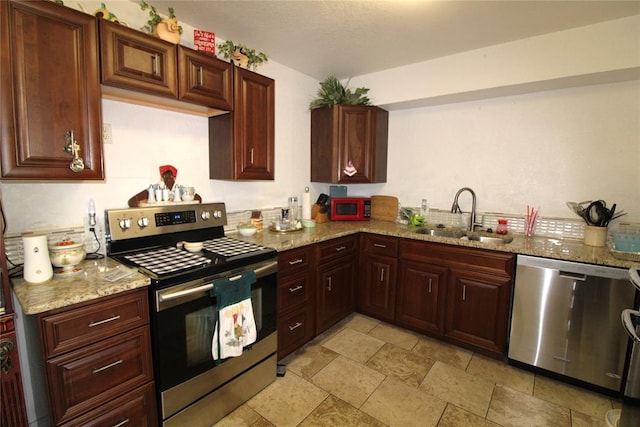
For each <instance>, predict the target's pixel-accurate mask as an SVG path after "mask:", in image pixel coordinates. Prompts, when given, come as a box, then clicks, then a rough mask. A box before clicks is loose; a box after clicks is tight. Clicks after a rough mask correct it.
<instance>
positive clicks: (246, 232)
mask: <svg viewBox="0 0 640 427" xmlns="http://www.w3.org/2000/svg"><path fill="white" fill-rule="evenodd" d="M257 231H258V229H257V228H256V227H255V226H254V225H252V224H246V225H242V226H240V225H239V226H238V233H240V235H241V236H245V237H250V236H253V235H254V234H256V232H257Z"/></svg>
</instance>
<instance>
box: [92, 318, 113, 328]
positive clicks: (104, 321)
mask: <svg viewBox="0 0 640 427" xmlns="http://www.w3.org/2000/svg"><path fill="white" fill-rule="evenodd" d="M119 318H120V315H115V316H111V317H109V318H108V319H104V320H98V321H97V322H91V323H89V327H90V328H93V327H94V326H98V325H102V324H104V323H109V322H113V321H114V320H118V319H119Z"/></svg>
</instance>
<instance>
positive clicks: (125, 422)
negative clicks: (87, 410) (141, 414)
mask: <svg viewBox="0 0 640 427" xmlns="http://www.w3.org/2000/svg"><path fill="white" fill-rule="evenodd" d="M125 424H129V418H125V419H124V420H122V421H120V422H119V423H118V424H116V425H114V426H113V427H122V426H123V425H125Z"/></svg>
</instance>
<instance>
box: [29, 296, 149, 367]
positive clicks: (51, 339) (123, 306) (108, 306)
mask: <svg viewBox="0 0 640 427" xmlns="http://www.w3.org/2000/svg"><path fill="white" fill-rule="evenodd" d="M148 322H149V310H148V305H147V291H146V289H141V290H138V291H135V292H133V293H131V294H129V295H122V294H118V296H117V297H114V298H110V299H108V298H104V299H100V300H99V303H92V304H87V305H84V306H81V307H78V308H75V309H71V310H65V311H64V312H61V313H59V314H51V315H47V316H44V317H42V318H41V321H40V325H41V328H42V332H43V340H44V347H45V352H46V354H47V357H51V356H55V355H58V354H62V353H64V352H67V351H70V350H74V349H76V348H79V347H82V346H84V345H87V344H91V343H93V342H96V341H99V340H101V339H104V338H107V337H110V336H113V335H115V334H118V333H120V332H124V331H126V330H129V329H132V328H135V327H138V326H141V325H144V324H147V323H148Z"/></svg>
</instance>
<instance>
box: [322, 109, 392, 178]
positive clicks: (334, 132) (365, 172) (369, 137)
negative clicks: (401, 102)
mask: <svg viewBox="0 0 640 427" xmlns="http://www.w3.org/2000/svg"><path fill="white" fill-rule="evenodd" d="M388 127H389V113H388V112H387V111H385V110H383V109H381V108H378V107H370V106H361V105H334V106H332V107H330V108H317V109H315V110H313V111H311V181H314V182H333V183H376V182H386V181H387V146H388ZM349 162H351V163H352V164H353V166H354V167H355V169H356V172H355V173H354V174H353V175H351V176H350V175H347V174H346V173H345V172H344V171H345V168H346V166H347V165H348V164H349Z"/></svg>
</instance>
